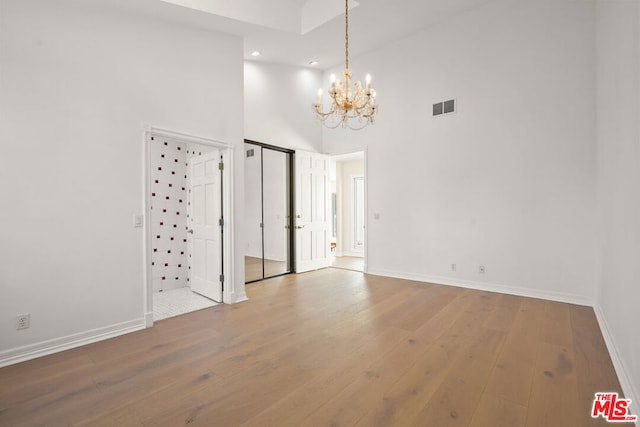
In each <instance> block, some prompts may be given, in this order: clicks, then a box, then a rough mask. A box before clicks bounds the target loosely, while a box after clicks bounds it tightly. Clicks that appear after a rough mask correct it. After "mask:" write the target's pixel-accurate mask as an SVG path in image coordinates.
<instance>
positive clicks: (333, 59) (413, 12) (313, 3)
mask: <svg viewBox="0 0 640 427" xmlns="http://www.w3.org/2000/svg"><path fill="white" fill-rule="evenodd" d="M77 1H83V2H84V1H86V0H77ZM89 1H92V2H94V3H101V4H102V5H103V6H105V7H111V8H113V7H115V8H119V9H121V10H126V11H127V12H130V13H137V14H144V15H147V16H152V17H155V18H157V19H161V20H165V21H170V22H178V23H182V24H187V25H191V26H195V27H198V28H203V29H209V30H215V31H219V32H224V33H229V34H233V35H237V36H240V37H242V38H243V39H244V55H245V59H249V60H255V61H266V62H274V63H280V64H288V65H293V66H300V67H312V66H311V65H310V64H309V62H310V61H312V60H317V61H318V64H317V65H315V66H313V67H314V68H318V69H320V70H323V69H326V68H330V67H333V66H336V65H340V64H342V63H343V62H344V0H136V1H131V0H89ZM490 1H493V0H394V1H391V0H350V2H349V7H350V12H349V52H350V57H351V58H353V57H356V56H358V55H360V54H362V53H365V52H368V51H371V50H374V49H376V48H378V47H381V46H383V45H386V44H389V43H391V42H393V41H395V40H398V39H401V38H404V37H407V36H409V35H411V34H413V33H415V32H417V31H420V30H421V29H424V28H427V27H430V26H433V25H435V24H438V23H440V22H442V21H444V20H447V19H449V18H451V17H452V16H454V15H457V14H460V13H464V12H465V11H467V10H469V9H472V8H475V7H478V6H480V5H482V4H485V3H488V2H490ZM253 51H259V52H260V53H261V55H260V56H259V57H256V58H254V57H252V56H251V52H253Z"/></svg>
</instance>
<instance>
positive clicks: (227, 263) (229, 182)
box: [142, 125, 235, 328]
mask: <svg viewBox="0 0 640 427" xmlns="http://www.w3.org/2000/svg"><path fill="white" fill-rule="evenodd" d="M151 136H157V137H161V138H165V139H171V140H173V141H177V142H184V143H194V144H200V145H208V146H211V147H216V148H217V149H219V150H220V153H221V155H222V156H223V159H224V168H223V170H222V216H223V219H224V223H223V226H222V230H221V231H222V237H221V241H222V252H221V254H222V260H221V273H222V275H223V277H224V281H223V285H222V286H223V290H222V302H223V303H224V302H229V301H230V302H233V301H231V300H232V298H231V297H232V294H233V286H234V285H233V284H234V283H235V282H234V276H233V271H234V265H235V261H234V259H233V256H232V254H233V243H234V242H233V234H234V233H233V231H234V223H233V193H232V189H233V146H232V145H231V144H229V143H226V142H222V141H216V140H214V139H210V138H204V137H200V136H195V135H189V134H186V133H181V132H176V131H172V130H167V129H161V128H157V127H152V126H149V125H143V132H142V150H143V152H142V159H143V164H142V171H143V173H142V204H143V212H144V219H143V230H144V231H143V236H144V237H143V270H142V271H143V295H144V319H145V326H146V327H147V328H149V327H152V326H153V283H152V273H151V249H152V236H151V223H150V219H151V147H150V144H151V140H150V137H151Z"/></svg>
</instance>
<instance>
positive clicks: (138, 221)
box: [133, 215, 144, 228]
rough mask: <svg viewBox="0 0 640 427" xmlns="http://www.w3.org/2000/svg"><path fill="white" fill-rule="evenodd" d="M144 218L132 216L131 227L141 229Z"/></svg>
mask: <svg viewBox="0 0 640 427" xmlns="http://www.w3.org/2000/svg"><path fill="white" fill-rule="evenodd" d="M143 218H144V216H142V215H134V216H133V226H134V227H135V228H141V227H142V225H143V224H144V219H143Z"/></svg>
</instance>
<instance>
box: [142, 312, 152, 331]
mask: <svg viewBox="0 0 640 427" xmlns="http://www.w3.org/2000/svg"><path fill="white" fill-rule="evenodd" d="M144 325H145V326H146V327H147V328H150V327H152V326H153V311H147V312H146V313H145V314H144Z"/></svg>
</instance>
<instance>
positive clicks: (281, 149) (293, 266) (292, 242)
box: [242, 139, 296, 285]
mask: <svg viewBox="0 0 640 427" xmlns="http://www.w3.org/2000/svg"><path fill="white" fill-rule="evenodd" d="M244 144H251V145H255V146H258V147H260V149H261V150H262V149H263V148H266V149H268V150H274V151H279V152H281V153H285V154H287V155H288V160H287V161H288V166H289V194H288V197H289V212H287V214H288V215H289V254H288V257H289V271H288V272H287V273H282V274H276V275H275V276H268V277H265V275H264V228H263V229H262V278H261V279H256V280H251V281H248V282H247V281H246V278H243V280H245V282H244V283H245V285H248V284H250V283H255V282H259V281H261V280H265V279H271V278H274V277H278V276H284V275H287V274H292V273H295V271H296V257H295V255H296V252H295V249H296V247H295V246H296V242H295V233H294V228H293V225H294V221H293V215H294V209H295V187H294V184H295V162H294V156H295V154H296V152H295V151H294V150H291V149H289V148H284V147H278V146H277V145H271V144H265V143H264V142H258V141H253V140H251V139H245V140H244ZM244 144H243V153H244ZM262 161H263V160H262V152H261V154H260V169H261V170H260V187H261V188H260V194H261V197H262V200H261V201H260V206H261V209H262V210H263V213H262V220H263V222H264V191H263V188H262V187H263V180H264V176H263V174H262ZM242 262H244V257H243V259H242Z"/></svg>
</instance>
